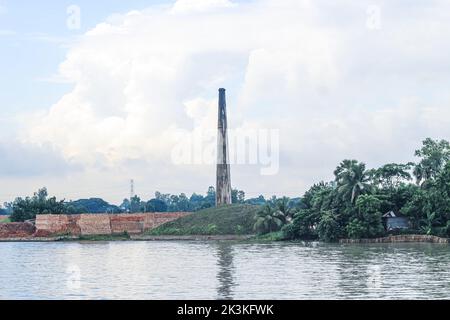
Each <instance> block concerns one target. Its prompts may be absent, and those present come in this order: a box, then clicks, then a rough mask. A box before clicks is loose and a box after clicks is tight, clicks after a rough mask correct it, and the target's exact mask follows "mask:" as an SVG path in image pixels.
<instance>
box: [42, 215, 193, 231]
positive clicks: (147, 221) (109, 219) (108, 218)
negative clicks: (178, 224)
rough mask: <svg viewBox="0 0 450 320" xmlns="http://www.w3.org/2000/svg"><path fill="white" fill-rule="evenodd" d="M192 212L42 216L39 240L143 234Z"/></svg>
mask: <svg viewBox="0 0 450 320" xmlns="http://www.w3.org/2000/svg"><path fill="white" fill-rule="evenodd" d="M188 214H190V213H187V212H173V213H140V214H81V215H38V216H37V217H36V234H35V236H36V237H49V236H52V235H71V236H92V235H118V234H123V233H128V234H130V235H131V234H141V233H144V232H145V231H148V230H151V229H154V228H157V227H159V226H160V225H162V224H164V223H167V222H170V221H173V220H176V219H179V218H181V217H184V216H186V215H188Z"/></svg>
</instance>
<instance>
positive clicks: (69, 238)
mask: <svg viewBox="0 0 450 320" xmlns="http://www.w3.org/2000/svg"><path fill="white" fill-rule="evenodd" d="M252 239H256V236H255V235H210V236H207V235H186V236H176V235H174V236H171V235H162V236H151V235H115V236H104V235H99V236H83V237H77V236H57V237H27V238H0V242H63V241H65V242H73V241H245V240H252Z"/></svg>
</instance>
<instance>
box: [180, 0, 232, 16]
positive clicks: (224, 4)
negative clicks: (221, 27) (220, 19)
mask: <svg viewBox="0 0 450 320" xmlns="http://www.w3.org/2000/svg"><path fill="white" fill-rule="evenodd" d="M234 6H236V4H235V3H233V2H231V1H230V0H178V1H176V2H175V4H174V5H173V7H172V10H171V12H172V13H175V14H179V13H195V12H202V13H203V12H210V11H212V10H217V9H223V8H231V7H234Z"/></svg>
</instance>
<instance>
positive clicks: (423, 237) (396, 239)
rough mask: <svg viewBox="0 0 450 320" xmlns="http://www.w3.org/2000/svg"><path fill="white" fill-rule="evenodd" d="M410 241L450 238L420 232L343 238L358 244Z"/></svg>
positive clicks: (347, 242) (440, 241)
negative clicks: (376, 236) (381, 236)
mask: <svg viewBox="0 0 450 320" xmlns="http://www.w3.org/2000/svg"><path fill="white" fill-rule="evenodd" d="M409 242H416V243H417V242H425V243H450V239H449V238H440V237H436V236H427V235H419V234H408V235H398V236H389V237H384V238H375V239H341V240H340V241H339V243H341V244H356V243H409Z"/></svg>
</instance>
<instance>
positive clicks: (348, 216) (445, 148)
mask: <svg viewBox="0 0 450 320" xmlns="http://www.w3.org/2000/svg"><path fill="white" fill-rule="evenodd" d="M415 156H416V157H418V159H419V160H418V162H417V163H407V164H396V163H391V164H386V165H384V166H381V167H380V168H376V169H370V170H367V169H366V165H365V164H364V163H362V162H358V161H356V160H344V161H342V162H341V163H340V164H339V166H338V167H337V168H336V170H335V171H334V176H335V178H334V180H333V181H330V182H320V183H318V184H315V185H314V186H312V187H311V188H310V189H309V190H308V191H307V192H306V193H305V195H304V196H303V197H302V201H301V202H300V203H299V204H298V206H296V208H295V209H294V210H292V209H288V210H287V209H286V203H289V199H282V200H278V201H277V202H275V203H270V204H268V205H266V206H265V207H264V208H263V209H262V210H261V211H260V213H259V214H258V216H257V217H256V221H255V230H256V231H258V232H259V233H269V232H273V231H280V230H281V231H282V237H283V238H285V239H306V240H313V239H320V240H323V241H328V242H331V241H337V240H338V239H341V238H373V237H380V236H384V235H386V233H387V232H386V230H385V228H384V226H383V222H382V215H383V214H384V213H387V212H390V211H393V212H394V213H395V214H396V215H403V216H405V217H407V218H409V221H410V229H409V230H404V231H403V232H405V233H421V234H427V235H437V236H446V237H449V236H450V144H449V142H448V141H445V140H441V141H436V140H432V139H430V138H428V139H426V140H425V141H423V146H422V148H421V149H419V150H417V151H416V152H415Z"/></svg>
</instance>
